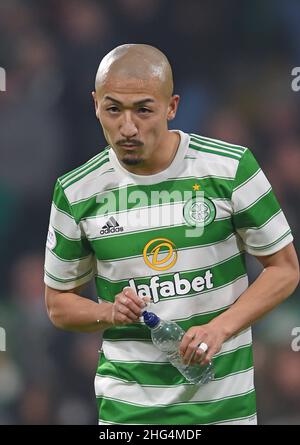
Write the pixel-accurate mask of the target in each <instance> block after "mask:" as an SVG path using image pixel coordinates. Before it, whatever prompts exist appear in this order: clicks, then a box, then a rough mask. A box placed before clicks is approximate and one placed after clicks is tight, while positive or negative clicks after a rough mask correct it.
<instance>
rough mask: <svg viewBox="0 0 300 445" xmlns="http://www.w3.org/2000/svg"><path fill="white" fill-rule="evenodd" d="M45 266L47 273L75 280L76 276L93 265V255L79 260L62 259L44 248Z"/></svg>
mask: <svg viewBox="0 0 300 445" xmlns="http://www.w3.org/2000/svg"><path fill="white" fill-rule="evenodd" d="M45 257H46V259H45V268H46V270H47V272H49V274H51V275H54V276H55V277H57V278H59V279H62V280H70V279H74V280H76V279H77V277H79V276H81V275H83V274H85V273H86V272H88V271H89V270H90V269H91V268H92V266H93V256H92V255H89V256H88V257H86V258H83V259H81V260H74V261H63V260H60V259H59V258H57V256H55V255H54V253H53V252H52V251H51V250H49V249H46V254H45Z"/></svg>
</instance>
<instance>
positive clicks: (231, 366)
mask: <svg viewBox="0 0 300 445" xmlns="http://www.w3.org/2000/svg"><path fill="white" fill-rule="evenodd" d="M213 366H214V373H215V378H216V379H217V378H223V377H226V376H227V375H229V374H233V373H237V372H241V371H245V370H246V369H249V368H251V367H252V366H253V359H252V347H251V346H245V347H243V348H240V349H237V350H235V351H232V352H229V353H227V354H223V355H221V356H219V357H216V358H214V359H213ZM97 373H98V374H99V375H101V376H108V377H115V378H119V379H121V380H125V381H127V382H135V383H138V384H139V385H154V386H160V385H162V386H170V385H180V384H182V383H187V380H186V379H185V377H183V375H182V374H181V373H180V372H179V371H178V370H177V369H176V368H175V367H174V366H172V365H171V364H170V363H147V362H142V363H132V362H126V361H111V360H107V359H106V358H105V356H104V353H101V355H100V359H99V364H98V370H97Z"/></svg>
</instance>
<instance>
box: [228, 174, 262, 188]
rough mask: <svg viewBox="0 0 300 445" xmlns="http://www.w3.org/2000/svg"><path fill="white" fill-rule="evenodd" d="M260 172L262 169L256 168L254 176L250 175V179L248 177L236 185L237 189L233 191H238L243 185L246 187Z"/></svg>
mask: <svg viewBox="0 0 300 445" xmlns="http://www.w3.org/2000/svg"><path fill="white" fill-rule="evenodd" d="M260 172H261V169H260V168H259V169H258V170H256V172H255V173H254V174H253V175H252V176H250V177H249V178H248V179H246V181H245V182H243V183H242V184H240V185H238V186H237V187H235V189H234V190H233V191H234V192H236V191H237V190H238V189H240V188H241V187H244V186H245V185H246V184H248V182H250V181H252V180H253V179H254V178H255V177H256V176H257V175H258V174H259V173H260Z"/></svg>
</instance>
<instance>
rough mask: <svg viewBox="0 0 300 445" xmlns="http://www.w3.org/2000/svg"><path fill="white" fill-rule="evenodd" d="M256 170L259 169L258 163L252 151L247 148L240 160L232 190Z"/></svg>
mask: <svg viewBox="0 0 300 445" xmlns="http://www.w3.org/2000/svg"><path fill="white" fill-rule="evenodd" d="M258 170H260V166H259V165H258V163H257V161H256V159H255V157H254V156H253V154H252V152H251V151H250V150H249V149H247V150H246V151H245V153H244V154H243V156H242V158H241V160H240V163H239V166H238V169H237V172H236V176H235V181H234V187H233V190H235V189H236V188H237V187H238V186H240V185H241V184H243V183H245V182H246V181H247V180H248V179H249V178H250V177H252V176H253V175H254V174H255V173H256V172H257V171H258Z"/></svg>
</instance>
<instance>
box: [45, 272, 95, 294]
mask: <svg viewBox="0 0 300 445" xmlns="http://www.w3.org/2000/svg"><path fill="white" fill-rule="evenodd" d="M93 276H94V271H93V270H92V271H91V273H89V274H88V275H85V276H84V277H82V278H79V279H77V278H76V279H74V280H72V281H68V282H67V283H64V282H61V281H56V280H54V279H53V278H51V277H49V276H48V275H46V274H45V275H44V282H45V284H47V286H50V287H53V289H59V290H70V289H74V288H75V287H79V286H82V285H83V284H85V283H87V282H88V281H90V280H91V279H92V278H93Z"/></svg>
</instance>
